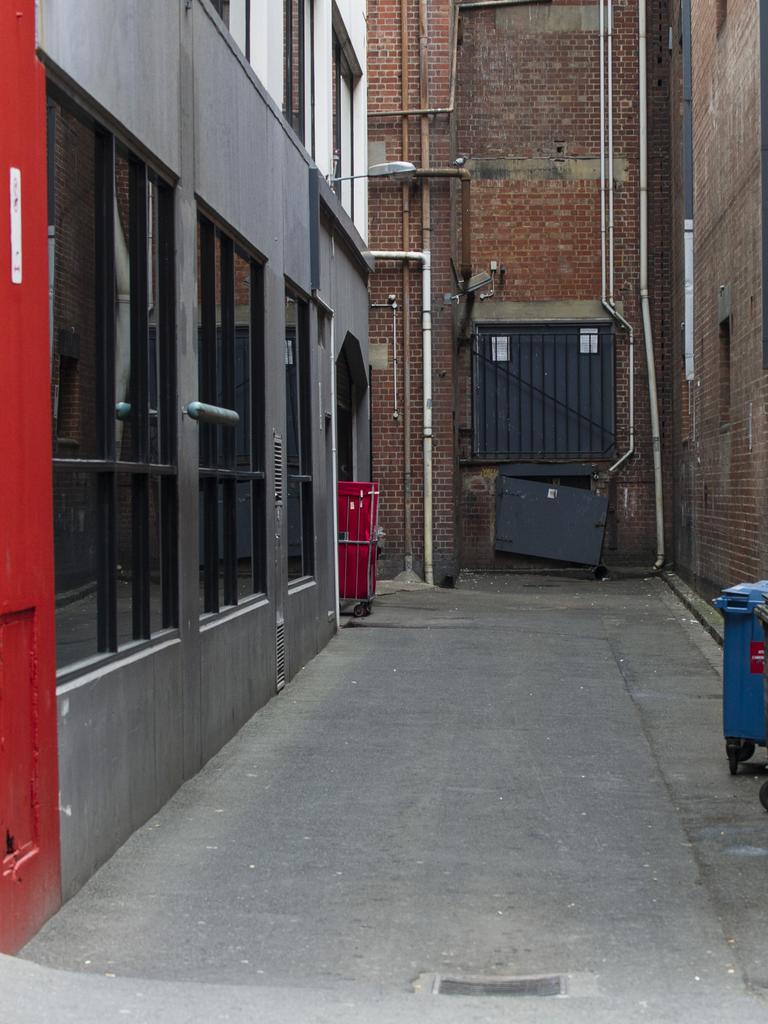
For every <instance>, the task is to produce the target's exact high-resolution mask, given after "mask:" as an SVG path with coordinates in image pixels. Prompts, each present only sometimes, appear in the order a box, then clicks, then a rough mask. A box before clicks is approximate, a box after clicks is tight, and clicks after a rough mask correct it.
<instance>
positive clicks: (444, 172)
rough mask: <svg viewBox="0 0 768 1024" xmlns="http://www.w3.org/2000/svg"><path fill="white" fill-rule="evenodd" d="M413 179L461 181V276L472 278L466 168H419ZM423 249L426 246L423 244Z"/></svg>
mask: <svg viewBox="0 0 768 1024" xmlns="http://www.w3.org/2000/svg"><path fill="white" fill-rule="evenodd" d="M413 176H414V177H415V178H459V180H460V181H461V276H462V277H463V278H464V280H465V281H466V280H468V279H469V278H470V277H471V276H472V200H471V192H470V182H471V180H472V175H471V174H470V173H469V171H468V170H467V169H466V167H432V168H419V169H418V170H416V171H414V174H413ZM424 248H425V249H426V248H427V246H426V244H425V246H424Z"/></svg>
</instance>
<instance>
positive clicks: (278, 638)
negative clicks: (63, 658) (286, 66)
mask: <svg viewBox="0 0 768 1024" xmlns="http://www.w3.org/2000/svg"><path fill="white" fill-rule="evenodd" d="M275 652H276V654H277V692H278V693H279V692H280V691H281V690H282V688H283V687H284V686H285V623H284V622H278V623H277V625H276V627H275Z"/></svg>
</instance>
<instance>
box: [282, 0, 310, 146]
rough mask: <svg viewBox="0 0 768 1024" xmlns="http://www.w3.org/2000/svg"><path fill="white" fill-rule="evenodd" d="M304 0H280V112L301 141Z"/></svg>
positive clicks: (303, 111) (303, 131)
mask: <svg viewBox="0 0 768 1024" xmlns="http://www.w3.org/2000/svg"><path fill="white" fill-rule="evenodd" d="M305 3H306V0H283V115H284V117H285V119H286V120H287V121H288V123H289V124H290V126H291V128H293V130H294V131H295V132H296V134H297V135H298V137H299V139H300V140H301V141H302V142H304V135H305V125H304V121H305V75H306V64H305V61H306V54H305V31H306V17H305Z"/></svg>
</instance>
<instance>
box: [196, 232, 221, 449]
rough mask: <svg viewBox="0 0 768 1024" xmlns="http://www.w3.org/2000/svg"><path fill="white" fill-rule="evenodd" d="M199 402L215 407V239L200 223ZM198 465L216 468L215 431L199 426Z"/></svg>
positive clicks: (208, 426) (206, 424) (209, 427)
mask: <svg viewBox="0 0 768 1024" xmlns="http://www.w3.org/2000/svg"><path fill="white" fill-rule="evenodd" d="M200 291H201V296H200V301H201V305H202V317H201V322H202V337H201V339H200V400H201V401H202V402H209V403H210V404H211V405H216V404H217V395H216V238H215V233H214V228H213V225H212V224H211V223H210V221H206V220H203V219H202V218H201V220H200ZM200 464H201V465H202V466H214V465H215V464H216V428H215V427H214V426H212V425H211V424H210V423H201V424H200Z"/></svg>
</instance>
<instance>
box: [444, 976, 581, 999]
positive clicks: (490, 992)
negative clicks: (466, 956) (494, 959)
mask: <svg viewBox="0 0 768 1024" xmlns="http://www.w3.org/2000/svg"><path fill="white" fill-rule="evenodd" d="M436 991H437V994H439V995H441V996H563V995H566V993H567V989H566V985H565V978H564V977H563V975H561V974H555V975H544V976H539V977H532V978H471V979H470V978H466V979H465V978H442V977H441V978H439V979H437V986H436Z"/></svg>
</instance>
